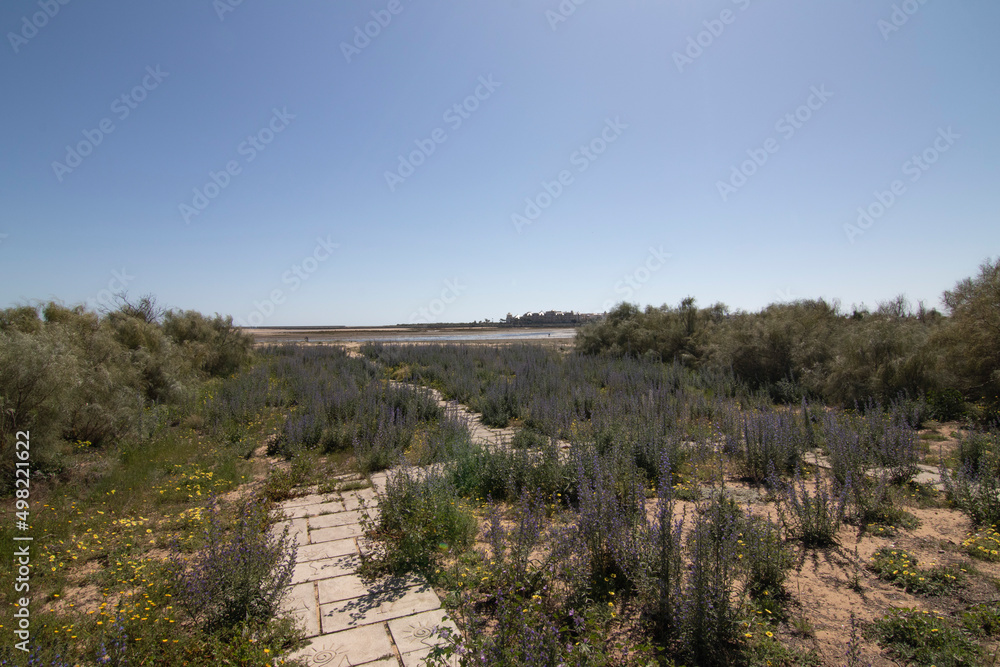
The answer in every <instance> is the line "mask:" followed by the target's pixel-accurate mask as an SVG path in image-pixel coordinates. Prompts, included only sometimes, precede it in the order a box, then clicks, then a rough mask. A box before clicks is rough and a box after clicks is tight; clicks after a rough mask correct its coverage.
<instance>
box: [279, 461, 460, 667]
mask: <svg viewBox="0 0 1000 667" xmlns="http://www.w3.org/2000/svg"><path fill="white" fill-rule="evenodd" d="M371 481H372V484H373V485H374V486H373V488H367V489H359V490H354V491H341V492H337V493H330V494H323V495H320V494H311V495H307V496H303V497H300V498H294V499H292V500H288V501H286V502H284V503H282V504H281V507H282V509H283V511H284V513H285V515H286V516H287V517H288V519H287V520H285V521H280V522H278V523H277V524H275V526H274V528H273V530H275V531H278V532H280V531H282V530H283V529H284V527H285V526H288V527H289V534H290V535H292V536H294V537H295V539H296V541H297V542H298V545H299V551H298V559H297V563H296V565H295V572H294V574H293V576H292V584H291V590H290V591H289V594H288V596H287V597H286V598H285V601H284V604H283V605H282V606H283V609H284V611H286V612H288V613H289V614H291V615H292V616H293V617H294V618H295V619H296V620H297V621H298V622H299V624H300V625H301V626H302V627H303V628H304V629H305V632H306V636H307V637H309V638H310V643H309V645H308V646H306V647H305V648H303V649H302V650H300V651H299V652H297V653H295V654H293V655H291V656H290V657H291V658H296V659H299V660H302V661H304V662H305V663H306V664H308V665H317V666H319V665H323V666H329V667H341V666H346V665H371V666H372V667H400V665H402V666H403V667H416V666H417V665H422V664H423V663H424V658H425V657H426V656H427V654H428V653H429V652H430V650H431V649H432V648H433V646H434V645H435V644H437V643H440V642H442V641H443V640H442V639H441V638H440V637H439V635H438V630H439V629H440V628H441V627H447V628H450V629H451V630H452V631H454V632H457V628H456V627H455V625H454V624H453V623H452V622H451V621H450V620H447V619H446V618H445V612H444V610H443V609H442V608H441V601H440V600H439V599H438V596H437V595H436V594H435V593H434V591H433V590H432V589H431V587H430V586H429V585H428V584H427V582H426V581H423V580H422V579H420V578H419V577H416V576H410V577H388V578H385V579H382V580H380V581H378V582H375V583H374V584H372V583H366V582H364V581H362V579H361V578H360V577H358V575H357V573H356V571H357V568H358V565H359V563H360V557H361V549H362V548H363V547H364V545H363V544H361V543H360V542H359V538H360V537H361V535H362V527H361V520H362V517H363V516H364V513H365V512H370V513H372V515H373V516H374V512H377V511H378V510H377V504H378V493H379V492H381V491H382V490H384V489H385V481H386V474H385V473H380V474H375V475H372V477H371ZM456 664H457V663H456Z"/></svg>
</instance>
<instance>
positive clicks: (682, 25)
mask: <svg viewBox="0 0 1000 667" xmlns="http://www.w3.org/2000/svg"><path fill="white" fill-rule="evenodd" d="M63 2H65V3H66V4H61V3H60V1H59V0H41V1H39V0H35V1H33V2H21V1H14V0H8V1H6V2H4V3H3V5H2V6H0V32H2V33H3V35H4V43H3V44H2V45H0V75H2V81H3V89H4V91H5V93H6V95H5V100H4V104H3V105H0V119H2V128H3V130H2V133H3V143H2V155H3V159H2V160H0V235H2V236H0V305H3V306H6V305H13V304H17V303H24V302H33V301H38V300H49V299H56V300H60V301H62V302H64V303H66V304H77V303H86V304H90V305H91V306H100V305H102V304H103V303H105V302H106V301H107V297H108V295H109V293H110V292H113V291H117V290H120V289H121V288H122V287H124V288H125V289H127V291H128V292H129V294H130V295H132V296H138V295H142V294H146V293H153V294H155V295H156V296H157V297H158V299H159V301H160V302H161V304H163V305H165V306H168V307H174V308H184V309H188V308H191V309H196V310H200V311H202V312H206V313H214V312H218V313H222V314H230V315H232V316H233V317H234V318H236V319H237V320H238V321H243V322H247V323H249V324H265V325H286V324H287V325H308V324H395V323H406V322H411V321H469V320H482V319H484V318H491V319H497V318H501V317H503V316H504V315H505V314H506V313H507V312H514V313H521V312H525V311H529V310H539V309H565V310H570V309H572V310H577V311H583V312H600V311H602V310H604V309H605V308H606V307H607V306H608V305H609V304H612V303H615V302H617V301H620V300H623V299H624V300H629V301H633V302H637V303H640V304H642V305H646V304H654V305H660V304H663V303H670V304H676V303H678V302H679V301H680V300H681V299H682V298H684V297H685V296H687V295H692V296H694V297H696V298H697V300H698V302H699V303H701V304H703V305H707V304H710V303H713V302H716V301H722V302H724V303H726V304H728V305H729V306H730V307H732V308H740V309H746V310H756V309H759V308H761V307H763V306H765V305H767V304H769V303H773V302H776V301H787V300H794V299H801V298H816V297H825V298H828V299H833V298H838V299H840V300H841V302H842V303H843V304H844V306H845V307H849V306H850V305H851V304H854V303H862V302H864V303H867V304H868V305H870V306H871V305H874V304H875V303H876V302H878V301H879V300H884V299H889V298H891V297H893V296H895V295H896V294H899V293H904V294H906V295H907V296H908V297H909V298H910V299H911V300H912V301H914V302H916V301H917V300H924V301H926V302H927V304H928V305H932V306H938V305H939V298H940V295H941V292H942V291H943V290H945V289H948V288H950V287H952V286H953V285H954V284H955V282H956V281H958V280H960V279H961V278H964V277H966V276H970V275H973V274H974V273H975V272H976V269H977V267H978V265H979V264H980V263H981V262H982V261H983V260H984V259H986V258H987V257H991V256H994V255H996V254H998V249H1000V225H998V224H997V222H998V220H997V217H998V216H997V213H998V211H1000V187H997V176H998V164H1000V162H998V160H997V156H998V155H1000V125H998V123H997V122H996V118H997V109H998V108H1000V42H998V41H997V40H996V27H997V26H998V25H1000V5H998V4H997V3H996V2H994V1H993V0H967V1H966V2H961V3H958V2H944V1H943V0H926V1H925V2H922V3H921V2H919V0H907V1H906V2H899V1H896V2H892V1H889V0H841V1H839V2H834V1H833V0H828V1H826V2H823V1H817V2H804V3H794V4H793V3H778V2H776V1H775V0H770V1H768V0H736V1H734V0H716V1H714V2H694V1H692V0H672V1H669V2H664V1H655V2H654V1H642V0H616V1H615V2H609V1H608V0H585V1H582V2H581V0H575V2H574V0H563V2H561V3H560V2H558V1H557V0H537V1H536V0H500V1H498V2H492V3H458V2H452V3H445V2H432V1H430V0H423V1H420V2H417V1H414V0H374V1H371V2H364V3H362V2H343V1H340V2H335V1H327V2H319V1H316V0H301V1H299V2H295V3H277V2H264V1H263V0H243V1H242V2H240V3H237V2H236V0H217V1H216V2H214V3H213V2H211V1H210V0H202V1H198V2H194V1H179V2H173V3H165V2H161V3H153V2H139V3H136V2H123V1H118V0H114V1H108V2H102V3H85V2H82V1H81V0H75V1H74V0H63ZM577 2H579V3H580V4H576V3H577ZM789 5H791V6H789ZM366 32H367V34H366ZM914 157H916V160H914ZM859 209H860V211H861V212H862V213H866V215H865V216H862V214H861V213H859ZM859 218H860V219H859Z"/></svg>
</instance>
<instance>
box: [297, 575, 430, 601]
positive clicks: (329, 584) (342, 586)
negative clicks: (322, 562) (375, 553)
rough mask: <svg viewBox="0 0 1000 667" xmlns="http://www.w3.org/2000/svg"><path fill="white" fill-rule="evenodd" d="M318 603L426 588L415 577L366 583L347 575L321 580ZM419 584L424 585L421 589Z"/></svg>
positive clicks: (401, 577) (356, 577) (355, 576)
mask: <svg viewBox="0 0 1000 667" xmlns="http://www.w3.org/2000/svg"><path fill="white" fill-rule="evenodd" d="M317 583H318V584H319V603H320V604H329V603H331V602H340V601H342V600H350V599H353V598H360V597H364V596H365V595H378V594H381V593H385V592H388V591H394V590H401V589H407V588H418V589H420V588H428V587H427V586H426V584H424V582H423V581H422V580H421V579H420V577H418V576H416V575H405V576H400V577H385V578H382V579H379V580H378V581H374V582H373V581H366V580H364V579H362V578H361V577H359V576H357V575H355V574H347V575H344V576H342V577H334V578H332V579H321V580H320V581H319V582H317ZM421 584H424V586H423V587H421Z"/></svg>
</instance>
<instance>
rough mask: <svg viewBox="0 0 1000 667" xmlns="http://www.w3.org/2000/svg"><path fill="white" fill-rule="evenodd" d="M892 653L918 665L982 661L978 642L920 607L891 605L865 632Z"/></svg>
mask: <svg viewBox="0 0 1000 667" xmlns="http://www.w3.org/2000/svg"><path fill="white" fill-rule="evenodd" d="M866 634H868V635H869V636H870V637H872V638H873V639H876V640H877V641H878V642H879V644H881V645H882V646H883V647H884V648H886V649H888V650H889V651H890V652H891V653H892V654H894V655H895V656H897V657H899V658H902V659H904V660H912V661H914V662H916V663H917V664H920V665H935V666H936V667H964V666H971V665H978V664H981V663H980V662H979V658H980V656H981V650H980V648H979V646H978V645H977V644H976V643H975V642H973V641H972V640H970V639H969V638H968V637H967V636H966V635H965V634H964V633H962V632H961V631H960V630H958V629H956V628H954V627H953V626H952V625H951V624H950V623H948V622H947V621H946V620H945V618H944V617H943V616H939V615H937V614H932V613H930V612H927V611H920V610H919V609H908V608H901V609H893V610H892V611H890V612H889V613H888V614H886V615H885V616H884V617H883V618H880V619H878V620H876V621H875V622H874V624H873V625H872V626H871V628H870V629H869V630H868V632H867V633H866Z"/></svg>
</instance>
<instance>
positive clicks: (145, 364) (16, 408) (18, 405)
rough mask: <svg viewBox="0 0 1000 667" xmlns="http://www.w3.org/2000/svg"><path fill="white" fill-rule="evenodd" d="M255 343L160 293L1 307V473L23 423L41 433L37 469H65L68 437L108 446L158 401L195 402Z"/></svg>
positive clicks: (35, 438)
mask: <svg viewBox="0 0 1000 667" xmlns="http://www.w3.org/2000/svg"><path fill="white" fill-rule="evenodd" d="M251 348H252V339H251V338H250V336H248V335H246V334H244V333H242V332H240V331H238V330H236V329H235V328H234V327H233V326H232V319H231V318H223V317H220V316H218V315H216V316H214V317H205V316H203V315H201V314H200V313H197V312H194V311H170V312H165V311H163V310H162V309H159V308H158V307H157V306H156V303H155V301H154V300H153V299H152V298H151V297H143V298H142V299H140V300H138V301H137V302H135V303H132V302H129V301H128V300H127V299H126V298H124V297H121V298H120V299H119V302H118V307H117V309H116V310H114V311H112V312H108V313H104V314H97V313H93V312H89V311H87V310H85V309H84V308H83V307H79V306H78V307H76V308H67V307H65V306H62V305H59V304H57V303H52V302H50V303H48V304H45V305H43V306H38V307H36V306H16V307H13V308H7V309H5V310H0V452H2V453H3V459H2V461H0V471H6V470H7V468H8V467H9V466H10V465H12V462H13V461H14V457H13V456H12V455H10V449H11V448H12V447H13V442H14V434H15V433H16V432H17V431H30V432H31V445H32V446H31V449H32V453H31V460H32V466H33V468H35V469H36V470H38V469H41V470H44V469H45V468H46V467H47V466H52V467H53V469H57V468H58V460H59V458H60V457H59V453H58V452H59V450H60V449H61V447H62V445H63V444H68V443H80V444H86V445H93V446H100V445H103V444H106V443H109V442H112V441H114V440H116V439H118V438H122V437H127V436H128V435H130V434H133V433H135V432H136V430H137V429H141V428H142V427H143V426H142V425H143V419H144V415H145V414H146V413H147V412H148V411H149V410H150V409H156V410H177V409H178V408H181V406H183V407H184V408H189V407H190V406H191V405H192V404H193V403H194V400H195V397H196V395H197V391H198V388H199V387H200V386H201V385H202V384H203V383H204V381H205V380H206V379H209V378H211V377H213V376H227V375H230V374H232V373H234V372H236V370H237V369H239V368H240V367H241V366H242V365H243V364H244V363H245V362H247V361H248V359H249V358H250V354H251ZM12 478H13V476H12V475H6V474H4V475H3V478H2V479H3V482H0V486H2V485H3V484H4V483H6V482H7V481H8V480H10V479H12Z"/></svg>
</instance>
